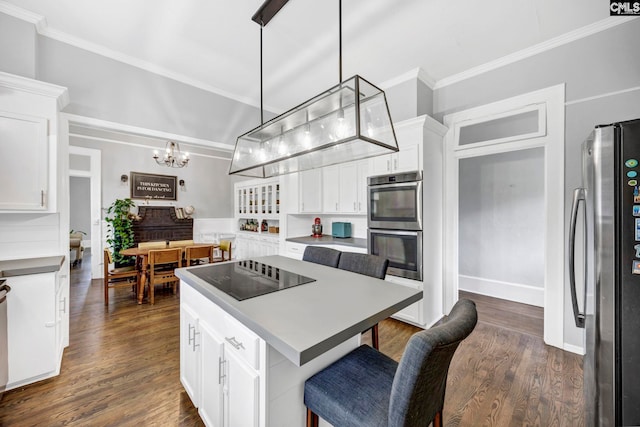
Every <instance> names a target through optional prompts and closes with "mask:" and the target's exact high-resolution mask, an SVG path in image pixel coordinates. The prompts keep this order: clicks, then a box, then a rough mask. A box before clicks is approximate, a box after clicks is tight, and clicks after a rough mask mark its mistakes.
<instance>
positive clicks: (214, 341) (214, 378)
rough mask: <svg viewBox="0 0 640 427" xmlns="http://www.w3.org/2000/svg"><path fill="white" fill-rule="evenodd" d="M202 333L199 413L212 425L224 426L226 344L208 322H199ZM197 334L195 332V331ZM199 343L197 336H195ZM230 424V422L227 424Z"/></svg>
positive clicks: (205, 421) (214, 426)
mask: <svg viewBox="0 0 640 427" xmlns="http://www.w3.org/2000/svg"><path fill="white" fill-rule="evenodd" d="M198 332H199V333H200V335H199V337H200V341H199V345H200V346H201V360H202V361H203V362H201V365H200V366H201V368H202V373H201V378H202V382H201V384H200V391H201V396H200V406H199V407H198V413H199V414H200V416H201V417H202V419H203V420H204V423H205V424H206V425H208V426H210V427H219V426H223V425H224V424H223V422H224V420H223V419H222V415H223V414H224V413H225V411H223V406H222V405H223V403H224V399H223V390H222V387H221V384H222V383H223V379H224V378H223V376H224V375H225V373H224V362H223V361H224V353H223V350H224V344H223V342H222V340H221V339H220V338H219V337H218V336H217V335H216V333H215V331H214V330H213V329H211V327H209V325H208V324H207V323H206V322H202V323H199V324H198ZM194 335H195V332H194ZM194 341H196V345H198V343H197V342H198V340H197V337H196V338H194ZM227 425H228V424H227Z"/></svg>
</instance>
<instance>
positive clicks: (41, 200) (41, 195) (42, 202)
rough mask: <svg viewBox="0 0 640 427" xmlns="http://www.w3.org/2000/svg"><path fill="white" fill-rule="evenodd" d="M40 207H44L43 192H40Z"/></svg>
mask: <svg viewBox="0 0 640 427" xmlns="http://www.w3.org/2000/svg"><path fill="white" fill-rule="evenodd" d="M40 206H42V207H44V190H40Z"/></svg>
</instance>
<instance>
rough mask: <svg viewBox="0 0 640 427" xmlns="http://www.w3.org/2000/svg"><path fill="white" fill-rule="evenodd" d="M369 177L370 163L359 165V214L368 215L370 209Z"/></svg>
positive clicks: (365, 162) (364, 162)
mask: <svg viewBox="0 0 640 427" xmlns="http://www.w3.org/2000/svg"><path fill="white" fill-rule="evenodd" d="M368 177H369V162H368V161H366V160H365V161H363V162H360V163H359V164H358V209H357V213H361V214H366V213H367V209H368V205H367V203H368V200H367V198H368V197H369V189H368V187H367V185H368V181H367V180H368Z"/></svg>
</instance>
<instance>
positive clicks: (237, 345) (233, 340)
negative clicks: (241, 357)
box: [224, 337, 245, 350]
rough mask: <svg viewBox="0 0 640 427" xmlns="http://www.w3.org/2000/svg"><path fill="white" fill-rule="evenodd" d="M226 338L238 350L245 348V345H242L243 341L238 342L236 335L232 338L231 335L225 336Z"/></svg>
mask: <svg viewBox="0 0 640 427" xmlns="http://www.w3.org/2000/svg"><path fill="white" fill-rule="evenodd" d="M224 339H225V340H226V341H227V342H228V343H229V344H231V345H232V346H233V348H235V349H236V350H240V349H243V350H245V348H244V345H242V343H241V342H238V341H237V340H236V337H231V338H229V337H224Z"/></svg>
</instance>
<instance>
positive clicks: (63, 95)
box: [0, 71, 69, 110]
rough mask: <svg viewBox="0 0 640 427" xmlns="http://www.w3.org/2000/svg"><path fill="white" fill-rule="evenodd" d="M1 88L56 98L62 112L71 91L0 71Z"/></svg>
mask: <svg viewBox="0 0 640 427" xmlns="http://www.w3.org/2000/svg"><path fill="white" fill-rule="evenodd" d="M0 86H3V87H8V88H11V89H16V90H20V91H23V92H29V93H33V94H35V95H40V96H46V97H49V98H55V99H56V103H57V104H58V109H59V110H62V109H63V108H64V107H66V106H67V104H68V103H69V91H68V90H67V88H66V87H62V86H58V85H54V84H51V83H47V82H42V81H40V80H34V79H30V78H28V77H23V76H18V75H15V74H9V73H5V72H3V71H0Z"/></svg>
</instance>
